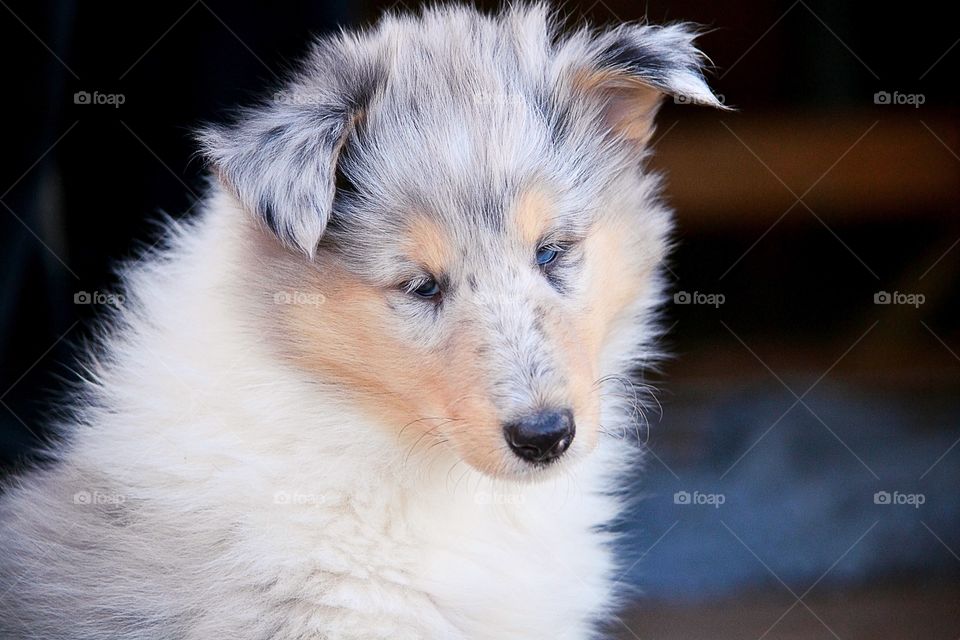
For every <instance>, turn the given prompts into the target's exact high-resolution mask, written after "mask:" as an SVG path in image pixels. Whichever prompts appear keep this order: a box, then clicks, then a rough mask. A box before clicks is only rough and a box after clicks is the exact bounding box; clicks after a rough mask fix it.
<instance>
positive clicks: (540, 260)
mask: <svg viewBox="0 0 960 640" xmlns="http://www.w3.org/2000/svg"><path fill="white" fill-rule="evenodd" d="M558 255H560V250H559V249H557V248H555V247H552V246H549V245H548V246H546V247H540V249H539V250H538V251H537V264H538V265H540V266H541V267H545V266H547V265H548V264H550V263H551V262H553V261H554V260H556V259H557V256H558Z"/></svg>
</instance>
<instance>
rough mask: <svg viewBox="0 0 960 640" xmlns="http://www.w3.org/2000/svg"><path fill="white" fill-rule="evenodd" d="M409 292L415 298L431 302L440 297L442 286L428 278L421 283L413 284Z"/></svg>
mask: <svg viewBox="0 0 960 640" xmlns="http://www.w3.org/2000/svg"><path fill="white" fill-rule="evenodd" d="M408 290H409V291H410V293H412V294H413V295H415V296H418V297H420V298H425V299H427V300H430V299H433V298H436V297H437V296H438V295H440V284H439V283H438V282H437V281H436V280H434V279H433V278H427V279H425V280H421V281H419V282H414V283H411V286H410V288H409V289H408Z"/></svg>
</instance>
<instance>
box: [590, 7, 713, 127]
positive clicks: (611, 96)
mask: <svg viewBox="0 0 960 640" xmlns="http://www.w3.org/2000/svg"><path fill="white" fill-rule="evenodd" d="M695 38H696V32H695V31H694V29H693V28H692V27H691V26H690V25H686V24H674V25H668V26H653V25H642V26H638V25H624V26H621V27H618V28H616V29H613V30H610V31H607V32H605V33H602V34H601V35H599V36H597V37H596V38H594V39H593V41H592V43H591V47H590V49H591V51H590V55H589V58H590V62H589V63H588V64H587V65H584V66H581V67H580V68H579V69H578V70H577V71H576V74H575V78H574V86H575V87H578V88H579V89H580V90H581V91H584V92H586V93H588V94H590V95H592V96H595V97H597V98H598V99H599V100H601V101H602V104H603V107H602V117H603V120H604V124H605V125H607V126H608V127H609V128H610V130H611V131H613V132H614V133H616V134H619V135H621V136H622V137H624V138H625V139H627V140H629V141H631V142H635V143H637V144H639V145H643V144H645V143H646V142H647V141H648V140H649V138H650V135H651V134H652V132H653V119H654V116H655V115H656V113H657V110H658V109H659V107H660V103H661V101H662V100H663V97H664V96H665V95H670V96H674V97H675V98H677V100H678V102H687V103H692V104H703V105H708V106H711V107H716V108H719V109H726V108H727V107H725V106H724V105H723V104H722V103H721V102H720V101H719V100H718V99H717V97H716V96H715V95H714V94H713V92H712V91H711V90H710V87H709V86H708V85H707V82H706V80H705V79H704V77H703V72H702V68H703V64H704V62H705V56H704V55H703V54H702V53H701V52H700V50H699V49H697V47H696V46H695V45H694V39H695Z"/></svg>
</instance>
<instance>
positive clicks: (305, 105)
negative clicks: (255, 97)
mask: <svg viewBox="0 0 960 640" xmlns="http://www.w3.org/2000/svg"><path fill="white" fill-rule="evenodd" d="M293 95H294V94H283V93H280V94H277V95H276V96H274V100H273V102H271V103H268V104H265V105H262V106H260V107H257V108H254V109H250V110H248V111H246V112H244V113H243V115H242V116H241V117H240V118H239V119H238V120H237V121H236V122H235V123H234V124H232V125H229V126H210V127H207V128H205V129H202V130H201V131H200V132H199V133H198V134H197V138H198V140H199V142H200V145H201V151H202V153H203V154H204V156H205V157H206V158H207V160H208V162H209V163H210V164H211V166H212V168H213V170H214V171H215V172H216V174H217V176H218V177H219V179H220V181H221V182H222V183H223V184H224V185H225V186H227V188H229V189H231V190H232V191H233V192H234V194H235V195H236V197H237V198H238V199H239V201H240V203H241V204H242V205H243V206H244V208H246V209H247V210H248V211H249V212H250V213H251V214H253V215H254V216H256V217H257V218H258V219H259V220H260V221H261V223H262V224H264V225H265V226H266V227H267V228H269V229H270V230H271V231H273V233H275V234H276V235H277V237H278V238H280V240H281V241H283V242H284V243H285V244H287V245H288V246H290V247H291V248H294V249H296V250H298V251H300V252H302V253H303V254H304V255H306V256H307V257H308V258H312V257H313V256H314V252H315V250H316V247H317V243H318V242H319V241H320V237H321V236H322V235H323V232H324V229H325V228H326V226H327V222H328V221H329V219H330V212H331V208H332V205H333V197H334V190H335V185H334V183H335V175H336V165H337V160H338V157H339V154H340V150H341V149H342V147H343V144H344V142H345V140H346V139H347V136H348V135H349V133H350V130H351V128H352V124H353V120H354V117H355V116H354V114H352V113H351V112H350V110H349V109H348V108H347V106H346V105H345V104H342V103H339V102H336V101H334V100H333V99H327V100H324V99H322V98H321V94H319V93H317V94H316V95H314V96H313V97H314V98H315V99H314V100H311V99H304V96H302V95H298V96H296V99H294V98H293V97H291V96H293Z"/></svg>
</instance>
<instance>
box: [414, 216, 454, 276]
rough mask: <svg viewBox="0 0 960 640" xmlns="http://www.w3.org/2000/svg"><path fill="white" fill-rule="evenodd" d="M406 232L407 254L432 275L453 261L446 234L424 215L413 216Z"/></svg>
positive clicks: (441, 270) (440, 271)
mask: <svg viewBox="0 0 960 640" xmlns="http://www.w3.org/2000/svg"><path fill="white" fill-rule="evenodd" d="M407 233H408V235H407V239H406V250H407V254H408V255H409V256H410V258H411V259H413V260H415V261H416V262H419V263H420V264H422V265H423V266H424V267H426V268H427V269H429V270H430V272H431V273H433V274H434V275H436V274H439V273H442V272H443V271H444V270H445V269H446V268H447V266H448V265H449V264H450V263H451V262H453V260H454V254H453V249H452V247H451V246H450V243H449V242H448V241H447V239H446V236H445V235H444V233H443V231H442V230H441V229H440V227H438V226H437V224H436V223H435V222H433V221H432V220H430V219H429V218H427V217H426V216H418V217H416V218H414V220H413V222H412V223H411V225H410V228H409V230H408V232H407Z"/></svg>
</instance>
